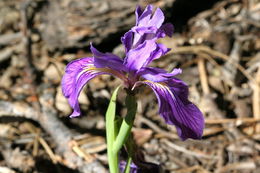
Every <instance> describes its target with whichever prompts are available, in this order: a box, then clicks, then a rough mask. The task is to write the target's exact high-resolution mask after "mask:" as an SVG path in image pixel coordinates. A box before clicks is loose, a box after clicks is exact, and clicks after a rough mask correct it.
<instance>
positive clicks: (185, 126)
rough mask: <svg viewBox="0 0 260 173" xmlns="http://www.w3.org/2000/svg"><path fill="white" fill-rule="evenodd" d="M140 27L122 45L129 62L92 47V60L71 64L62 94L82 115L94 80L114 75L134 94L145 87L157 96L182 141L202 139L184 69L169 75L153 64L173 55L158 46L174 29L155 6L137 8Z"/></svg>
mask: <svg viewBox="0 0 260 173" xmlns="http://www.w3.org/2000/svg"><path fill="white" fill-rule="evenodd" d="M135 14H136V25H135V26H134V27H133V28H131V29H130V30H129V31H128V32H127V33H125V34H124V36H123V37H122V38H121V41H122V43H123V45H124V47H125V58H124V59H122V58H120V57H118V56H117V55H114V54H112V53H102V52H100V51H98V50H97V49H96V48H94V47H93V45H92V44H91V47H90V49H91V52H92V54H93V56H92V57H85V58H81V59H77V60H74V61H72V62H70V63H69V64H68V65H67V67H66V71H65V74H64V76H63V79H62V90H63V94H64V96H65V97H66V98H67V99H68V101H69V104H70V106H71V107H72V108H73V110H74V111H73V113H72V114H71V115H70V117H77V116H79V115H80V107H79V102H78V97H79V94H80V92H81V90H82V88H83V87H84V85H86V83H87V82H89V81H90V80H91V79H93V78H94V77H96V76H99V75H104V74H106V75H107V74H108V75H113V76H115V77H118V78H120V79H121V80H122V81H123V83H124V86H125V88H127V89H128V90H130V91H133V90H135V88H137V87H139V86H140V85H142V84H144V85H147V86H149V87H150V88H151V89H152V90H153V91H154V93H155V95H156V97H157V99H158V103H159V114H160V116H161V117H162V118H163V119H164V120H165V122H166V123H167V124H170V125H175V127H176V129H177V133H178V135H179V136H180V138H181V139H182V140H185V139H187V138H192V139H200V138H201V136H202V133H203V128H204V119H203V115H202V113H201V111H200V110H199V109H198V108H197V107H196V106H195V105H194V104H193V103H191V102H190V101H189V100H188V94H189V92H188V86H187V84H186V83H184V82H183V81H181V80H180V79H178V78H176V77H175V76H176V75H177V74H180V73H181V72H182V71H181V69H174V70H173V71H171V72H167V71H165V70H163V69H160V68H155V67H150V66H149V64H150V63H151V62H152V61H153V60H155V59H158V58H160V57H161V56H163V55H165V54H166V53H167V52H169V50H170V49H169V48H167V47H165V46H164V45H163V44H160V43H157V42H156V41H157V40H158V39H159V38H163V37H165V36H169V37H171V36H172V33H173V26H172V25H171V24H163V22H164V14H163V12H162V11H161V9H160V8H157V9H156V10H155V11H154V12H153V6H152V5H148V6H147V7H146V8H145V9H144V10H142V9H141V8H140V7H137V9H136V11H135Z"/></svg>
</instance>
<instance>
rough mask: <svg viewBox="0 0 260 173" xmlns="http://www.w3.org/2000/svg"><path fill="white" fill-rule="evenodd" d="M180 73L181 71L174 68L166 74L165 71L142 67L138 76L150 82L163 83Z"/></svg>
mask: <svg viewBox="0 0 260 173" xmlns="http://www.w3.org/2000/svg"><path fill="white" fill-rule="evenodd" d="M181 72H182V70H181V69H179V68H175V69H173V71H172V72H171V73H167V72H166V71H165V70H163V69H160V68H154V67H144V68H142V69H141V70H140V71H139V73H138V75H140V76H142V77H143V78H145V79H147V80H149V81H152V82H163V81H166V80H169V79H170V78H172V77H173V76H175V75H177V74H180V73H181Z"/></svg>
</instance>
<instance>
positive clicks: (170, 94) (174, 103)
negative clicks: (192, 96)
mask: <svg viewBox="0 0 260 173" xmlns="http://www.w3.org/2000/svg"><path fill="white" fill-rule="evenodd" d="M143 83H145V84H147V85H149V86H150V87H151V88H152V89H153V91H154V92H155V94H156V97H157V99H158V103H159V114H160V115H161V116H162V117H163V118H164V120H165V122H166V123H167V124H171V125H175V126H176V129H177V133H178V135H179V136H180V138H181V139H182V140H186V139H187V138H192V139H200V138H201V137H202V133H203V128H204V119H203V115H202V113H201V111H200V110H199V109H198V108H197V107H196V106H195V105H194V104H192V103H191V102H190V101H189V100H188V87H187V85H186V84H185V83H184V82H182V81H181V80H179V79H176V78H174V79H171V80H168V81H165V82H164V83H154V82H148V81H145V82H143Z"/></svg>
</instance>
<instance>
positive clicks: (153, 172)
mask: <svg viewBox="0 0 260 173" xmlns="http://www.w3.org/2000/svg"><path fill="white" fill-rule="evenodd" d="M125 167H126V162H125V161H120V163H119V170H120V173H123V172H124V170H125ZM160 170H161V168H160V165H157V164H154V163H149V162H144V161H142V162H139V163H138V165H136V164H135V163H133V162H131V164H130V173H144V172H149V173H159V172H161V171H160Z"/></svg>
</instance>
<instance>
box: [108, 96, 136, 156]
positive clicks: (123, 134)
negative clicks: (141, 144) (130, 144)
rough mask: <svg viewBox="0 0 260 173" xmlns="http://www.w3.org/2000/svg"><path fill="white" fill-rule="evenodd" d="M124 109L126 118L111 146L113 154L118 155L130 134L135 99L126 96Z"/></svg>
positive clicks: (134, 110) (134, 112) (133, 117)
mask: <svg viewBox="0 0 260 173" xmlns="http://www.w3.org/2000/svg"><path fill="white" fill-rule="evenodd" d="M125 102H126V107H127V114H126V117H125V118H124V119H123V122H122V124H121V127H120V129H119V132H118V135H117V137H116V140H115V142H114V145H113V152H114V153H118V152H119V151H120V149H121V148H122V146H123V145H124V143H125V141H126V140H127V138H128V137H129V134H130V133H131V129H132V127H133V123H134V119H135V114H136V109H137V103H136V100H135V97H134V96H132V95H127V97H126V101H125Z"/></svg>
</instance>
